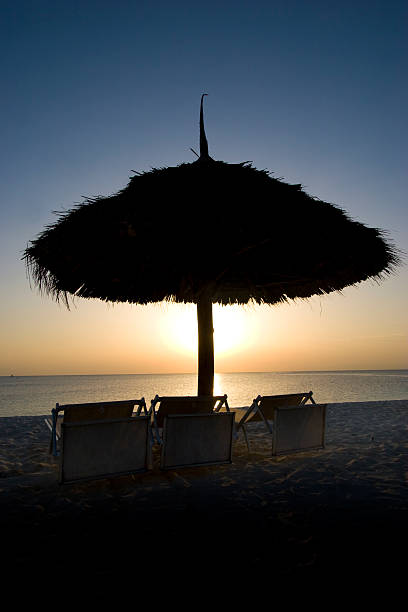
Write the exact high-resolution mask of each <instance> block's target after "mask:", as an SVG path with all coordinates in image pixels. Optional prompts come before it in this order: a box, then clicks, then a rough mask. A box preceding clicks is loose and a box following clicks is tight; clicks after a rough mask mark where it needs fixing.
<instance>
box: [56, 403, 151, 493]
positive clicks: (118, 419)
mask: <svg viewBox="0 0 408 612" xmlns="http://www.w3.org/2000/svg"><path fill="white" fill-rule="evenodd" d="M142 413H143V414H142ZM46 423H47V425H48V427H49V428H50V429H51V444H50V452H52V453H53V455H54V456H59V459H60V461H59V464H60V465H59V467H60V483H72V482H78V481H84V480H90V479H95V478H107V477H114V476H119V475H124V474H131V473H136V472H140V471H146V470H147V469H149V467H150V464H151V459H150V452H151V435H152V434H151V427H150V415H149V413H148V410H147V408H146V403H145V400H144V398H142V399H140V400H139V399H137V400H124V401H117V402H93V403H86V404H65V405H59V404H57V405H56V407H55V408H54V409H53V410H52V416H51V419H49V418H47V419H46Z"/></svg>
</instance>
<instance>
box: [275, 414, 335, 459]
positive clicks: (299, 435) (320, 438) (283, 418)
mask: <svg viewBox="0 0 408 612" xmlns="http://www.w3.org/2000/svg"><path fill="white" fill-rule="evenodd" d="M326 406H327V404H316V403H312V404H302V405H300V406H277V407H276V408H274V419H273V434H272V455H287V454H290V453H298V452H302V451H306V450H317V449H321V448H324V444H325V430H326Z"/></svg>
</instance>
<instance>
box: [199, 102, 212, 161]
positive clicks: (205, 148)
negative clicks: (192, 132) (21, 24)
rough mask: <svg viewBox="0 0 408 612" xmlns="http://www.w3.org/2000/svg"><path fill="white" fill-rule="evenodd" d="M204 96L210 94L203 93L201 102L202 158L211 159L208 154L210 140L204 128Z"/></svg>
mask: <svg viewBox="0 0 408 612" xmlns="http://www.w3.org/2000/svg"><path fill="white" fill-rule="evenodd" d="M204 96H208V94H206V93H203V94H201V104H200V159H209V157H210V156H209V155H208V142H207V137H206V135H205V129H204V111H203V100H204Z"/></svg>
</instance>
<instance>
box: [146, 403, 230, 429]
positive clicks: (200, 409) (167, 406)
mask: <svg viewBox="0 0 408 612" xmlns="http://www.w3.org/2000/svg"><path fill="white" fill-rule="evenodd" d="M225 401H226V396H225V395H223V396H212V395H200V396H179V397H177V396H162V397H160V396H156V397H155V399H154V400H153V401H152V404H153V409H154V410H155V406H156V404H157V403H159V407H158V409H157V411H155V415H156V424H157V427H163V424H164V418H165V417H166V416H170V415H176V414H211V413H212V412H213V411H214V408H215V406H216V404H217V402H219V403H224V402H225ZM217 409H218V406H217Z"/></svg>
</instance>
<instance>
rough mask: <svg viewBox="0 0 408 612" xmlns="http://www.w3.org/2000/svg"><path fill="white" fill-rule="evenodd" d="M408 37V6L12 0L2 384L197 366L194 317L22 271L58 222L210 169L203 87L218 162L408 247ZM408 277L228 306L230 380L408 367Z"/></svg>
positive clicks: (2, 48)
mask: <svg viewBox="0 0 408 612" xmlns="http://www.w3.org/2000/svg"><path fill="white" fill-rule="evenodd" d="M407 41H408V4H407V2H405V1H398V0H397V1H395V0H388V1H385V0H384V1H377V0H372V1H360V0H354V1H352V2H349V1H348V0H344V1H343V2H331V1H327V0H325V1H314V0H310V1H308V2H305V1H304V0H303V1H300V0H278V1H275V0H268V1H263V0H262V1H256V0H251V1H248V2H247V1H241V0H234V1H223V0H217V1H214V2H213V1H212V0H208V1H207V2H194V1H192V0H190V1H189V2H186V1H178V0H172V1H171V2H169V1H162V0H155V1H154V2H152V1H150V2H148V1H146V2H145V1H137V0H133V1H131V0H114V1H113V0H112V1H108V0H99V1H93V0H81V1H76V0H69V2H68V1H61V0H53V1H46V0H36V1H34V0H33V1H27V0H13V1H9V0H1V2H0V66H1V90H2V94H1V96H0V107H1V113H0V122H1V135H2V136H1V143H2V146H1V149H0V174H1V176H0V196H1V197H0V277H1V278H0V286H1V289H2V298H1V301H0V331H1V335H0V375H5V376H7V375H10V374H15V375H45V374H121V373H150V372H151V373H160V372H196V370H197V346H196V343H197V336H196V333H197V332H196V320H195V307H194V306H193V305H184V306H181V305H176V304H158V305H151V306H131V305H128V304H119V305H115V306H112V305H109V304H106V303H104V302H100V301H97V300H84V299H77V300H76V304H75V307H74V308H72V309H71V310H70V311H67V310H66V309H65V307H64V306H62V305H60V304H57V303H56V302H55V301H53V300H52V299H51V298H49V297H46V296H41V295H40V294H39V293H38V291H37V290H36V289H35V288H34V287H31V286H30V283H29V279H28V277H27V273H26V270H25V265H24V263H23V261H22V260H21V257H22V254H23V251H24V249H25V247H26V246H27V244H28V243H29V241H30V240H32V239H34V238H35V237H36V236H37V235H38V234H39V233H40V232H41V231H42V229H43V228H44V226H46V225H48V224H50V223H53V222H54V221H56V219H57V217H56V216H55V213H54V211H61V210H67V209H70V208H71V207H73V205H74V204H75V203H78V202H81V201H82V200H83V198H85V197H92V196H96V195H111V194H113V193H115V192H116V191H118V190H119V189H121V188H123V187H124V186H125V185H126V184H127V182H128V180H129V177H130V176H132V170H137V171H139V172H140V171H144V170H150V169H151V168H153V167H163V166H176V165H178V164H180V163H182V162H191V161H194V160H195V156H194V155H193V153H192V152H191V150H190V148H191V147H192V148H194V149H196V150H197V149H198V147H199V144H198V143H199V133H198V118H199V102H200V96H201V94H202V93H204V92H206V93H208V97H207V98H206V99H205V118H206V132H207V138H208V141H209V152H210V155H211V156H212V157H214V158H215V159H220V160H224V161H228V162H231V163H234V162H241V161H247V160H252V162H253V165H254V166H255V167H257V168H259V169H267V170H269V171H271V172H272V173H273V176H275V177H281V178H282V179H283V180H285V181H286V182H288V183H302V185H303V188H304V189H305V191H306V192H307V193H309V194H310V195H312V196H317V197H319V198H321V199H322V200H325V201H328V202H333V203H335V204H337V205H339V206H341V207H342V208H343V209H345V210H346V211H347V212H348V213H349V214H350V216H351V217H352V218H353V219H355V220H358V221H361V222H363V223H365V224H366V225H368V226H371V227H379V228H382V229H385V230H387V232H388V239H389V240H390V241H392V242H393V243H394V244H395V245H396V246H397V247H398V248H399V249H401V250H402V251H404V252H405V253H408V213H407V210H408V207H407V202H406V200H407V198H406V192H407V189H406V186H407V185H406V171H407V161H408V160H407V157H408V156H407V146H406V145H407V142H408V134H407V114H406V109H407V108H408V100H407V79H406V74H407ZM192 205H193V204H192ZM254 214H256V208H254ZM216 225H217V224H216V219H214V232H216ZM308 239H310V240H313V239H318V236H310V237H309V238H308ZM152 240H153V241H154V237H152ZM407 263H408V258H407V257H406V258H405V260H404V263H403V265H402V266H400V267H399V268H398V270H397V271H396V273H395V274H394V275H392V276H390V277H387V278H386V279H384V281H382V282H381V283H376V282H374V281H366V282H364V283H360V284H359V285H357V286H355V287H351V288H347V289H345V290H344V291H343V292H342V294H330V295H328V296H324V297H315V298H312V299H310V300H307V301H301V302H292V303H290V304H285V305H280V306H277V307H276V306H275V307H269V306H253V305H249V306H247V307H224V308H221V307H217V306H215V307H214V329H215V332H214V333H215V350H216V354H215V369H216V371H217V372H237V371H238V372H239V371H245V372H249V371H294V370H335V369H398V368H407V367H408V315H407V312H408V309H407V301H408V300H407V298H408V267H407Z"/></svg>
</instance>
